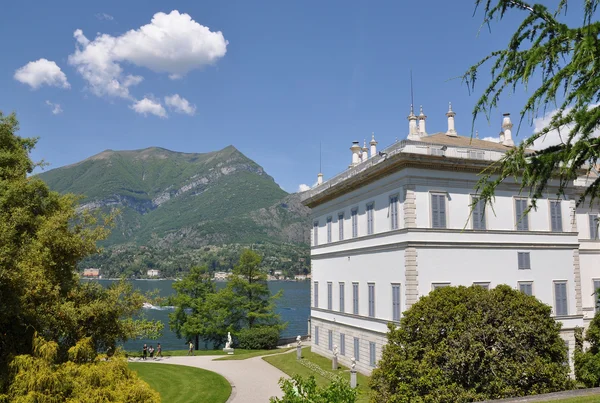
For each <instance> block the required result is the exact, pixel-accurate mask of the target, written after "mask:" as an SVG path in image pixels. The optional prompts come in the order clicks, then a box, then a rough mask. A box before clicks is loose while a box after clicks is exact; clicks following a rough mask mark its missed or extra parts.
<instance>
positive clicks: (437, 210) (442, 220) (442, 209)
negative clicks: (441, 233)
mask: <svg viewBox="0 0 600 403" xmlns="http://www.w3.org/2000/svg"><path fill="white" fill-rule="evenodd" d="M431 227H432V228H446V195H445V194H433V193H432V194H431Z"/></svg>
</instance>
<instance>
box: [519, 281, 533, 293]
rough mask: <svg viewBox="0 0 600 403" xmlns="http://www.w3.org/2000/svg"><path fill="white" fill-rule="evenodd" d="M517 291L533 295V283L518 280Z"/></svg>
mask: <svg viewBox="0 0 600 403" xmlns="http://www.w3.org/2000/svg"><path fill="white" fill-rule="evenodd" d="M519 291H521V292H522V293H523V294H525V295H533V283H532V282H531V281H521V282H519Z"/></svg>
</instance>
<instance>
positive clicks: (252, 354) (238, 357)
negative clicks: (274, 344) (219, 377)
mask: <svg viewBox="0 0 600 403" xmlns="http://www.w3.org/2000/svg"><path fill="white" fill-rule="evenodd" d="M292 348H295V347H290V348H277V349H275V350H242V351H244V352H243V353H241V354H240V353H238V351H240V350H235V354H233V355H226V356H225V357H221V358H216V359H215V361H228V360H246V359H248V358H252V357H258V356H261V355H272V354H279V353H285V352H286V351H290V350H291V349H292ZM294 357H295V356H294Z"/></svg>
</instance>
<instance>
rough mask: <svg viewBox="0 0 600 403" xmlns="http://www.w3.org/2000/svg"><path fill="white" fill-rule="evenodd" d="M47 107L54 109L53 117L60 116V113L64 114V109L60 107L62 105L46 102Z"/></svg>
mask: <svg viewBox="0 0 600 403" xmlns="http://www.w3.org/2000/svg"><path fill="white" fill-rule="evenodd" d="M46 105H48V106H49V107H50V108H52V114H53V115H58V114H59V113H62V112H63V109H62V107H61V106H60V104H55V103H53V102H50V101H46Z"/></svg>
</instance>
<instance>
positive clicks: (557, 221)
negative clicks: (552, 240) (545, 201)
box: [550, 200, 563, 232]
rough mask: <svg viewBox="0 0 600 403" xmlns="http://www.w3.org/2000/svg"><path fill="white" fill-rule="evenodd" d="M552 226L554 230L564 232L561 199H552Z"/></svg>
mask: <svg viewBox="0 0 600 403" xmlns="http://www.w3.org/2000/svg"><path fill="white" fill-rule="evenodd" d="M550 227H551V229H552V231H553V232H562V230H563V229H562V211H561V204H560V200H551V201H550Z"/></svg>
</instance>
